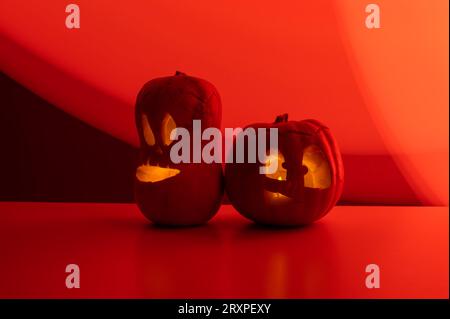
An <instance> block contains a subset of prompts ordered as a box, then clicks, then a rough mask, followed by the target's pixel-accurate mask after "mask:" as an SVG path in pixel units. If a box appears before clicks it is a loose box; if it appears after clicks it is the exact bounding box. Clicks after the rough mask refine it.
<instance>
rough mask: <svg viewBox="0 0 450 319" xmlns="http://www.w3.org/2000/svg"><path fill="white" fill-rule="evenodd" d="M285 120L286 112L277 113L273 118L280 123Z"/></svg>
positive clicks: (286, 119) (286, 117)
mask: <svg viewBox="0 0 450 319" xmlns="http://www.w3.org/2000/svg"><path fill="white" fill-rule="evenodd" d="M287 121H288V114H287V113H284V114H281V115H278V116H277V117H276V118H275V123H282V122H287Z"/></svg>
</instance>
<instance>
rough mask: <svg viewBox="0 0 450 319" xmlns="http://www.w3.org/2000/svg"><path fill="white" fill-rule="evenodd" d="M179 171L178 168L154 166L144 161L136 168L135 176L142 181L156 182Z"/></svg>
mask: <svg viewBox="0 0 450 319" xmlns="http://www.w3.org/2000/svg"><path fill="white" fill-rule="evenodd" d="M179 173H180V170H179V169H174V168H169V167H161V166H154V165H149V164H148V163H146V164H143V165H140V166H139V167H138V168H137V169H136V178H137V179H138V181H140V182H143V183H156V182H160V181H163V180H166V179H169V178H171V177H174V176H176V175H178V174H179Z"/></svg>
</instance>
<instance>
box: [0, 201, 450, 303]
mask: <svg viewBox="0 0 450 319" xmlns="http://www.w3.org/2000/svg"><path fill="white" fill-rule="evenodd" d="M448 217H449V210H448V207H356V206H354V207H346V206H341V207H336V208H335V209H334V210H333V211H332V212H331V213H330V214H329V215H328V216H326V217H325V218H323V219H322V220H320V221H319V222H317V223H316V224H314V225H312V226H309V227H304V228H296V229H270V228H262V227H258V226H255V225H254V224H252V223H251V222H249V221H247V220H246V219H244V218H243V217H241V216H240V215H238V214H237V213H236V212H235V210H234V209H233V208H232V207H231V206H229V205H224V206H222V208H221V210H220V211H219V213H218V214H217V216H216V217H215V218H214V219H213V220H212V221H211V222H210V223H209V224H207V225H205V226H200V227H194V228H181V229H170V228H158V227H155V226H153V225H151V224H150V223H149V222H147V221H146V220H145V218H144V217H143V216H142V215H141V214H140V213H139V211H138V209H137V207H136V206H135V205H132V204H72V203H13V202H3V203H0V259H1V261H0V297H2V298H448V297H449V276H448V274H449V219H448ZM70 263H76V264H78V265H79V267H80V284H81V287H80V289H67V288H66V286H65V279H66V276H67V274H66V273H65V267H66V265H67V264H70ZM371 263H375V264H377V265H379V267H380V283H381V287H380V288H379V289H367V288H366V287H365V278H366V276H367V274H366V273H365V267H366V265H367V264H371Z"/></svg>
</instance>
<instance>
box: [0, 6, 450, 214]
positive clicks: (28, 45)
mask: <svg viewBox="0 0 450 319" xmlns="http://www.w3.org/2000/svg"><path fill="white" fill-rule="evenodd" d="M76 3H77V4H78V5H79V6H80V8H81V29H79V30H68V29H66V27H65V25H64V21H65V17H66V15H67V14H66V13H65V12H64V11H65V6H66V5H67V4H68V3H67V2H66V1H62V0H53V1H34V0H28V1H23V0H20V1H12V0H3V1H2V2H1V3H0V68H1V70H2V71H4V72H5V73H6V74H7V75H8V76H9V77H11V78H13V79H15V80H16V81H18V82H19V83H20V84H22V85H24V86H25V87H27V88H28V89H30V90H31V91H33V92H35V93H36V94H37V95H39V96H41V97H43V98H44V99H46V100H47V101H48V102H50V103H51V104H52V105H53V106H56V107H58V108H60V109H62V110H64V111H65V112H67V113H69V114H70V115H72V116H74V117H75V118H78V119H79V120H81V121H83V122H85V123H88V124H89V125H91V126H93V127H95V128H97V129H98V130H100V131H103V132H106V133H108V134H110V135H111V136H113V137H115V138H117V139H120V140H121V141H123V142H125V143H128V144H130V145H134V146H135V145H137V135H136V132H135V128H134V120H133V104H134V99H135V95H136V93H137V91H138V90H139V88H140V87H141V85H142V84H143V83H144V82H145V81H147V80H149V79H151V78H153V77H156V76H162V75H167V74H172V73H173V72H174V71H175V70H176V69H179V70H182V71H184V72H186V73H189V74H192V75H195V76H199V77H203V78H205V79H208V80H209V81H211V82H212V83H214V84H215V85H216V86H217V88H218V89H219V91H220V93H221V95H222V100H223V106H224V108H223V126H224V127H235V126H243V125H246V124H248V123H252V122H258V121H271V120H272V119H273V118H274V116H275V115H277V114H279V113H284V112H288V113H289V114H290V118H291V119H303V118H317V119H320V120H322V121H323V122H325V123H326V124H328V125H329V127H330V128H331V129H332V131H333V132H334V133H335V135H336V137H337V139H338V141H339V143H340V146H341V148H342V152H343V154H344V160H345V168H346V178H347V179H346V186H345V190H344V194H343V198H342V199H343V201H345V202H349V203H360V204H361V203H366V204H367V203H373V204H420V203H421V204H433V205H439V204H447V203H448V15H447V12H448V2H447V1H446V0H434V1H431V2H430V1H425V0H416V1H405V0H398V1H387V0H380V1H377V3H378V4H379V5H380V7H381V24H382V27H381V29H378V30H368V29H367V28H366V27H365V26H364V20H365V17H366V13H365V12H364V8H365V5H366V4H367V2H366V1H360V0H343V1H331V0H329V1H325V0H320V1H285V2H282V3H274V2H273V1H245V2H242V1H192V2H189V3H186V2H179V1H138V0H135V1H126V2H122V1H118V2H114V3H111V2H110V1H101V0H97V1H87V0H79V1H76ZM0 101H1V99H0ZM0 103H2V107H6V108H8V107H11V104H10V103H5V102H0ZM24 107H25V105H24ZM29 130H30V134H32V132H33V131H32V127H29ZM5 133H7V132H3V131H2V134H5ZM24 134H26V133H24ZM55 134H57V133H55ZM78 156H80V155H78ZM91 156H93V157H99V156H101V155H96V154H93V155H92V154H91ZM87 165H89V164H87ZM38 171H39V169H38ZM35 174H39V172H36V173H35ZM93 178H94V177H93Z"/></svg>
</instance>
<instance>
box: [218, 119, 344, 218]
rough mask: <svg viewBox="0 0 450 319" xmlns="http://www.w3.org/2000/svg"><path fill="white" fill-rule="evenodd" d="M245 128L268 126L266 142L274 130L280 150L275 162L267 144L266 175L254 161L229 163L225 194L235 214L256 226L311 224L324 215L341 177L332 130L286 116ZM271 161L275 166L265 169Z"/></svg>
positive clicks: (334, 199) (337, 191)
mask: <svg viewBox="0 0 450 319" xmlns="http://www.w3.org/2000/svg"><path fill="white" fill-rule="evenodd" d="M248 127H252V128H254V129H255V131H256V132H258V128H266V130H265V131H266V134H267V138H266V140H268V139H269V129H270V128H277V129H278V150H277V152H276V153H275V152H273V153H272V154H277V155H276V156H277V159H275V158H271V155H269V154H271V153H270V149H269V146H267V147H266V153H267V154H268V155H267V156H266V159H265V164H266V171H267V173H266V174H264V173H263V174H261V172H260V167H261V163H258V161H257V162H256V163H248V161H246V162H245V163H227V165H226V168H225V181H226V192H227V195H228V198H229V200H230V202H231V203H232V205H233V206H234V207H235V208H236V210H237V211H238V212H240V213H241V214H242V215H243V216H245V217H247V218H249V219H251V220H253V221H255V222H258V223H263V224H268V225H286V226H289V225H305V224H309V223H312V222H314V221H315V220H317V219H319V218H321V217H323V216H324V215H325V214H327V213H328V212H329V211H330V209H331V208H333V206H334V205H335V204H336V202H337V200H338V199H339V197H340V195H341V193H342V187H343V178H344V172H343V164H342V159H341V155H340V152H339V149H338V146H337V144H336V142H335V140H334V138H333V137H332V135H331V133H330V130H329V129H328V128H327V127H326V126H324V125H323V124H321V123H320V122H318V121H316V120H304V121H300V122H297V121H287V114H285V115H282V116H279V117H277V119H276V120H275V123H270V124H265V123H259V124H252V125H249V126H248ZM235 141H236V139H235ZM246 149H247V148H246ZM247 152H248V150H247ZM272 156H275V155H272ZM273 160H276V162H277V168H276V170H275V171H269V170H268V167H269V166H270V162H271V161H273ZM263 168H264V167H263ZM263 171H264V170H263Z"/></svg>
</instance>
